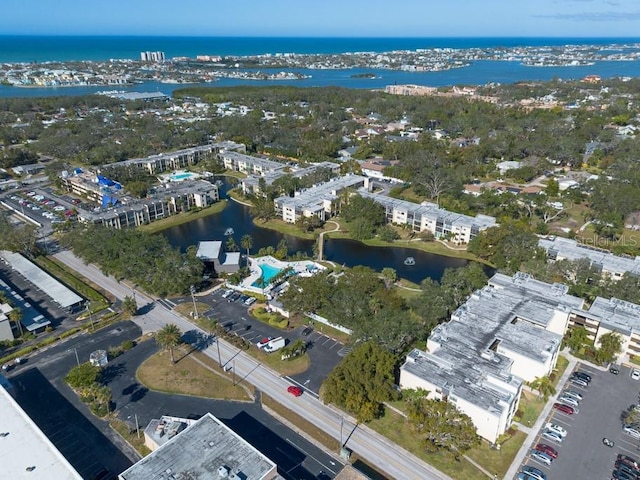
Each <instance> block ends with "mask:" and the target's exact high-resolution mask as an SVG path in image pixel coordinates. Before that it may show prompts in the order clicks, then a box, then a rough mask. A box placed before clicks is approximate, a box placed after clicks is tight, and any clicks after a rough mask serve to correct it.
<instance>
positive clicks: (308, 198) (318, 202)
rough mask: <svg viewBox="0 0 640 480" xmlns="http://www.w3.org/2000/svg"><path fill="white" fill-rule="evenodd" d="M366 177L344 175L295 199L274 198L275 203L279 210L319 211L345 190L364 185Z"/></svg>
mask: <svg viewBox="0 0 640 480" xmlns="http://www.w3.org/2000/svg"><path fill="white" fill-rule="evenodd" d="M366 181H367V177H363V176H361V175H344V176H342V177H336V178H332V179H331V180H329V181H328V182H325V183H321V184H320V185H316V186H315V187H311V188H309V189H307V190H303V191H301V192H299V193H296V196H295V197H288V196H286V195H284V196H281V197H278V198H276V200H275V201H276V203H277V204H278V205H280V207H281V208H284V207H289V208H298V209H300V208H302V209H314V210H321V209H322V208H324V207H323V204H322V203H323V202H324V201H325V200H335V199H336V198H338V197H337V194H338V193H339V192H340V191H342V190H344V189H345V188H349V187H353V186H356V185H358V184H361V183H362V184H364V183H365V182H366Z"/></svg>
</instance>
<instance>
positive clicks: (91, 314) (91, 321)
mask: <svg viewBox="0 0 640 480" xmlns="http://www.w3.org/2000/svg"><path fill="white" fill-rule="evenodd" d="M87 312H89V323H90V324H91V331H92V332H93V331H94V330H95V328H94V326H93V313H91V308H90V305H89V304H88V303H87Z"/></svg>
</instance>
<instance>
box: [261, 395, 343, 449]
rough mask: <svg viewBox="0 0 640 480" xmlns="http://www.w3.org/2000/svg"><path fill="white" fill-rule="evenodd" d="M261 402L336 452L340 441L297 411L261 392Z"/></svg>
mask: <svg viewBox="0 0 640 480" xmlns="http://www.w3.org/2000/svg"><path fill="white" fill-rule="evenodd" d="M261 397H262V404H263V405H264V406H266V407H268V408H270V409H271V410H273V411H274V412H275V413H276V414H278V415H279V416H280V417H282V418H284V419H286V420H287V421H288V422H289V423H291V424H293V425H295V426H296V427H297V429H298V430H300V431H302V432H304V433H305V434H307V435H308V436H309V437H311V438H313V439H314V440H315V441H317V442H319V443H320V444H322V445H324V446H325V447H326V448H327V449H328V450H329V451H331V452H338V451H339V449H340V441H338V440H336V439H335V438H333V437H332V436H331V435H329V434H328V433H326V432H325V431H324V430H321V429H320V428H318V427H317V426H316V424H315V423H311V422H309V421H308V420H307V419H305V418H304V417H301V416H300V415H298V414H297V413H294V412H292V411H291V410H289V409H288V408H286V407H284V406H283V405H282V404H280V403H278V402H276V401H275V400H274V399H273V398H271V397H270V396H269V395H267V394H265V393H263V394H262V395H261Z"/></svg>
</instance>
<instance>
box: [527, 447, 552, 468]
mask: <svg viewBox="0 0 640 480" xmlns="http://www.w3.org/2000/svg"><path fill="white" fill-rule="evenodd" d="M531 458H533V459H534V460H537V461H538V462H540V463H544V464H545V465H551V462H553V458H551V457H550V456H549V455H547V454H546V453H544V452H540V451H538V450H533V451H532V452H531Z"/></svg>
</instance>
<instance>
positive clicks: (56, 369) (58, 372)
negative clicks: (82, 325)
mask: <svg viewBox="0 0 640 480" xmlns="http://www.w3.org/2000/svg"><path fill="white" fill-rule="evenodd" d="M140 334H141V330H140V327H138V325H136V324H135V323H133V322H130V321H125V322H118V323H115V324H113V325H110V326H108V327H105V328H101V329H99V330H98V331H96V332H94V333H90V332H86V331H83V332H82V333H79V334H78V335H77V336H74V337H71V338H68V339H65V340H64V341H62V342H58V343H56V344H54V345H51V346H49V347H45V348H43V349H38V350H36V351H35V352H34V353H32V354H30V355H29V356H28V357H26V362H25V363H24V364H21V365H19V366H16V367H15V368H14V369H12V370H11V371H10V372H9V374H8V377H9V378H12V377H13V376H15V375H17V374H19V373H20V371H22V370H25V369H29V368H34V367H38V368H40V369H41V370H42V371H43V372H45V375H46V376H47V378H49V379H58V378H63V377H65V376H66V375H67V373H69V370H71V369H72V368H73V367H74V366H76V365H77V364H78V363H84V362H88V361H89V356H90V355H91V353H92V352H94V351H96V350H109V348H111V347H117V346H119V345H120V344H122V342H124V341H126V340H135V339H137V338H139V337H140ZM76 353H77V357H76Z"/></svg>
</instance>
